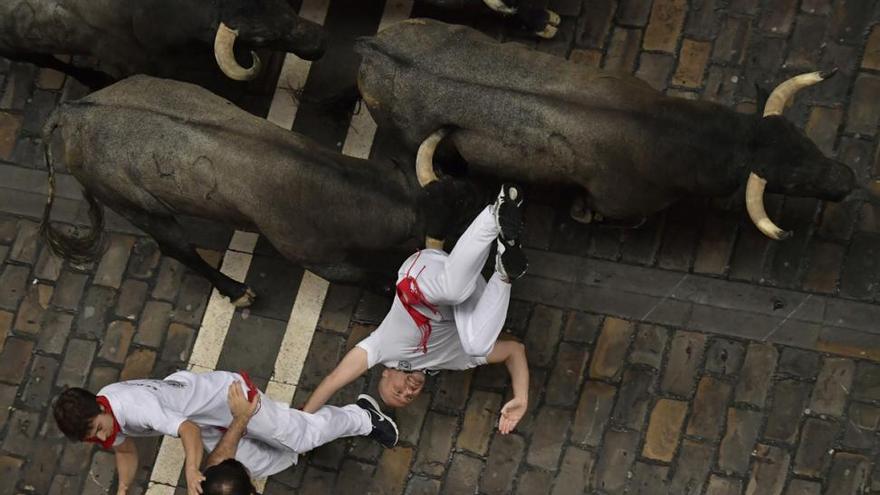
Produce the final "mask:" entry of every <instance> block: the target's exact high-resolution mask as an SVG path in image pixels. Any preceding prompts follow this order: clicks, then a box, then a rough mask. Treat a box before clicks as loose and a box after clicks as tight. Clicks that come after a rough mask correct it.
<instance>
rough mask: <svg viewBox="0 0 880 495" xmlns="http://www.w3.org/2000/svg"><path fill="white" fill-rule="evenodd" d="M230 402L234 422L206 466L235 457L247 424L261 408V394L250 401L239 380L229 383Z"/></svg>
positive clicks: (228, 401)
mask: <svg viewBox="0 0 880 495" xmlns="http://www.w3.org/2000/svg"><path fill="white" fill-rule="evenodd" d="M226 401H227V403H228V404H229V411H230V412H231V413H232V423H230V424H229V427H228V428H227V429H226V431H225V432H224V433H223V436H222V437H221V438H220V441H219V442H217V446H216V447H214V450H213V451H212V452H211V454H210V455H209V456H208V460H207V461H205V468H206V469H207V468H209V467H211V466H216V465H217V464H220V463H221V462H223V461H225V460H226V459H234V458H235V453H236V451H237V450H238V442H239V441H240V440H241V438H242V437H243V436H244V434H245V433H247V425H248V423H249V422H250V420H251V416H253V415H254V413H256V412H257V409H259V408H260V394H256V395H254V399H253V400H252V401H250V402H248V400H247V398H246V397H245V396H244V392H242V391H241V384H240V383H239V382H237V381H235V382H232V383H231V384H230V385H229V392H228V393H227V396H226Z"/></svg>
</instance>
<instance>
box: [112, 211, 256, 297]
mask: <svg viewBox="0 0 880 495" xmlns="http://www.w3.org/2000/svg"><path fill="white" fill-rule="evenodd" d="M113 209H114V211H116V212H117V213H119V214H120V215H122V216H123V217H125V218H126V219H128V221H130V222H131V223H132V224H134V225H135V226H136V227H138V228H140V229H141V230H143V231H144V232H146V233H147V234H149V235H150V236H152V237H153V239H155V240H156V242H157V243H158V244H159V249H160V250H161V251H162V254H164V255H166V256H170V257H172V258H174V259H176V260H177V261H179V262H181V263H183V264H184V265H186V267H187V268H189V269H191V270H193V271H195V272H196V273H198V274H199V275H201V276H203V277H205V278H206V279H208V281H209V282H211V285H213V286H214V287H216V288H217V290H218V291H219V292H220V293H221V294H223V295H224V296H226V297H228V298H229V300H230V301H231V302H232V304H233V305H235V306H236V307H239V308H243V307H247V306H250V305H251V303H253V301H254V298H256V294H254V291H253V290H251V289H250V288H249V287H248V286H247V285H245V284H243V283H241V282H237V281H235V280H232V279H231V278H229V277H227V276H226V275H224V274H223V273H222V272H220V270H217V269H216V268H214V267H213V266H211V265H209V264H208V263H206V262H205V260H203V259H202V257H201V256H199V253H197V252H196V250H195V248H193V246H192V244H190V243H189V242H188V241H187V239H186V234H185V233H184V230H183V227H181V226H180V224H179V223H177V221H176V220H175V219H174V218H173V217H164V216H156V215H149V214H147V213H146V212H142V211H137V210H133V209H130V208H120V207H117V206H116V205H114V208H113Z"/></svg>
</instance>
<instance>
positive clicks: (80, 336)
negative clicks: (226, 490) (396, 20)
mask: <svg viewBox="0 0 880 495" xmlns="http://www.w3.org/2000/svg"><path fill="white" fill-rule="evenodd" d="M338 4H339V2H331V5H338ZM364 4H365V5H366V4H369V5H370V6H371V7H369V8H371V9H373V10H375V11H377V12H378V11H379V10H381V9H380V8H377V6H378V3H377V2H372V1H371V2H364ZM373 4H376V5H373ZM333 8H336V9H337V10H336V11H335V12H337V13H336V14H333V12H334V10H333ZM333 8H331V14H330V15H329V19H330V21H332V20H333V19H334V18H335V19H337V21H335V22H337V23H338V22H339V21H338V19H339V18H340V17H339V16H340V15H341V14H340V12H342V10H340V9H339V8H338V7H333ZM365 8H366V7H365ZM418 8H422V7H418ZM551 8H554V9H555V10H556V11H557V12H560V13H561V14H562V15H563V25H562V27H561V29H560V33H561V34H560V36H559V37H558V38H557V39H556V40H553V41H537V42H536V41H534V40H531V39H528V40H527V42H528V43H529V44H531V45H533V46H536V47H537V48H538V49H540V50H544V51H547V52H551V53H556V54H560V55H568V56H569V58H571V59H572V60H576V61H577V62H579V63H583V64H587V65H591V66H603V67H605V68H608V69H613V70H622V71H626V72H632V73H635V74H637V75H638V76H639V77H641V78H643V79H644V80H646V81H647V82H648V83H649V84H651V85H652V86H654V87H656V88H658V89H660V90H662V91H665V92H666V93H667V94H669V95H673V96H680V97H685V98H690V99H698V100H709V101H715V102H718V103H720V104H723V105H726V106H729V107H735V108H737V109H739V110H740V111H753V110H754V100H755V94H754V84H753V83H755V82H757V83H760V84H763V85H765V86H772V85H774V84H776V83H778V82H780V81H782V80H783V79H784V78H786V77H788V76H790V75H794V74H796V73H799V72H805V71H811V70H825V69H829V68H831V67H834V66H836V67H838V68H839V69H840V70H839V73H838V74H837V76H835V78H834V79H832V80H829V81H827V82H826V83H824V84H822V85H819V86H817V87H816V88H811V89H807V90H804V91H803V92H802V93H801V94H799V95H798V98H797V99H796V101H795V104H794V105H793V107H792V108H791V109H790V110H788V111H787V113H786V115H787V117H789V118H790V119H791V120H792V121H793V122H794V123H795V124H796V125H797V126H798V127H800V128H803V129H805V130H806V133H807V134H808V135H809V136H810V137H811V138H812V139H813V141H814V142H815V143H816V145H817V146H818V147H819V148H820V149H821V150H822V151H823V152H825V153H826V154H827V155H828V156H830V157H833V158H836V159H839V160H841V161H843V162H845V163H847V164H848V165H850V166H851V167H853V168H854V170H855V171H856V173H857V176H858V177H859V178H860V180H864V181H868V180H877V179H878V177H880V144H878V143H880V138H878V123H880V103H878V101H880V83H878V81H880V9H878V8H877V6H876V5H874V4H873V3H872V2H858V1H856V0H838V1H834V2H832V1H830V0H800V1H795V0H779V1H775V0H774V1H758V0H699V1H691V2H687V1H684V0H654V1H653V2H644V1H637V0H621V1H614V0H590V1H583V2H582V1H576V0H557V1H554V2H551ZM432 14H433V11H432ZM437 15H441V16H444V15H450V14H449V13H446V14H443V13H439V14H437ZM334 16H336V17H334ZM454 20H458V21H462V22H468V23H475V24H477V25H479V26H481V27H485V28H487V29H489V30H491V31H490V32H491V33H492V34H493V35H498V34H499V33H501V32H502V30H501V29H500V28H498V27H497V24H495V20H494V18H493V17H492V16H476V17H475V16H474V15H472V14H461V17H460V18H455V19H454ZM330 24H331V25H332V22H330ZM513 38H514V39H520V40H521V38H516V37H515V36H514V37H513ZM320 63H321V62H319V63H317V64H316V66H319V65H318V64H320ZM327 64H331V65H332V62H327ZM266 86H267V87H269V88H270V89H269V90H271V88H273V87H274V81H269V82H268V83H266ZM77 94H82V92H81V90H80V89H78V88H77V85H75V84H74V83H72V82H71V80H70V79H69V78H65V77H62V76H60V75H59V74H58V73H53V72H52V71H44V70H37V69H35V68H33V67H31V66H29V65H26V64H17V63H16V64H10V63H8V62H6V61H5V60H2V59H0V479H2V480H3V483H0V494H6V493H9V494H14V495H19V494H32V493H34V494H43V493H49V494H68V493H95V494H97V493H108V492H109V493H112V492H114V490H115V485H114V483H115V482H114V480H113V466H112V457H111V456H110V454H108V453H105V452H101V451H100V450H99V449H96V448H93V447H91V446H82V445H74V444H71V443H69V442H67V441H66V440H64V439H63V438H61V436H60V434H59V433H58V432H57V430H56V429H55V427H54V426H53V425H52V420H51V418H50V417H49V416H48V405H49V402H50V400H51V397H52V396H54V395H55V394H57V393H58V392H59V391H60V390H62V388H63V387H65V386H83V385H85V386H88V387H90V388H93V389H97V388H100V387H101V386H102V385H104V384H106V383H109V382H112V381H114V380H118V379H132V378H143V377H161V376H163V375H164V374H166V373H167V372H170V371H172V370H174V369H176V368H178V367H180V366H182V365H183V363H184V362H185V360H186V358H187V357H188V356H189V353H190V352H191V350H192V349H191V348H192V343H193V339H194V338H195V336H196V332H197V329H198V327H199V324H200V320H201V316H202V313H203V311H204V304H205V301H206V300H207V297H208V292H209V287H208V286H207V284H206V283H205V282H204V280H202V279H200V278H199V277H198V276H196V275H195V274H193V273H192V272H190V271H188V270H187V269H185V268H184V267H182V266H181V265H180V264H179V263H177V262H176V261H173V260H171V259H169V258H167V257H165V256H162V255H161V253H160V252H159V251H158V249H157V246H156V244H155V242H153V241H152V240H149V239H147V238H144V237H143V236H142V235H141V234H140V233H139V232H137V231H136V229H133V228H131V227H130V226H127V225H126V224H125V223H124V222H120V221H118V220H116V219H114V215H113V214H112V213H109V214H108V218H109V219H110V220H109V221H108V225H109V230H110V236H109V237H108V239H109V244H108V250H107V251H105V252H104V254H103V255H102V258H101V259H99V260H97V261H96V262H95V263H93V264H90V265H88V266H72V265H70V264H69V263H66V262H64V261H62V260H60V259H57V258H54V257H53V256H51V255H50V254H48V250H47V249H46V248H45V246H44V245H43V244H42V242H41V241H40V240H39V238H38V236H37V230H38V229H37V223H36V222H37V220H38V218H39V215H40V214H41V212H42V207H43V204H44V197H43V194H44V192H43V191H44V187H43V184H44V183H43V181H44V175H43V174H44V172H43V171H42V170H41V167H42V164H41V157H40V156H39V152H40V147H41V142H40V137H39V128H40V126H41V123H42V122H43V121H44V120H45V118H46V116H47V115H48V112H49V111H50V110H51V109H52V107H53V106H54V105H55V104H56V102H57V101H59V100H60V99H63V98H68V97H71V96H75V95H77ZM241 103H242V104H243V105H245V106H251V107H265V105H267V104H268V98H266V97H265V94H262V95H252V96H251V100H250V103H248V99H247V98H244V99H242V101H241ZM321 139H322V142H324V141H327V140H326V137H322V138H321ZM338 140H339V138H338V137H337V138H334V140H333V141H332V142H336V141H338ZM327 142H331V141H327ZM58 179H59V198H58V210H57V211H56V218H57V219H59V220H61V221H66V222H72V223H81V222H82V221H83V220H84V218H85V217H84V216H83V215H82V214H81V211H82V210H81V209H82V200H81V197H80V195H79V193H78V190H77V189H78V186H77V184H76V182H75V180H73V179H72V177H71V176H69V175H68V174H66V172H64V171H63V170H62V173H61V174H59V177H58ZM557 203H559V202H558V201H557V198H550V199H547V198H541V197H539V198H537V199H536V200H535V201H534V202H530V203H529V205H528V208H527V212H526V216H527V220H528V222H529V233H528V236H527V237H528V238H527V243H526V244H527V247H528V248H529V251H528V252H529V256H530V259H531V261H532V265H531V266H530V272H529V275H528V276H527V277H525V278H524V279H522V280H521V281H519V282H518V283H517V284H516V285H515V287H514V300H513V301H512V303H511V309H510V316H509V318H508V323H507V327H508V329H509V330H510V331H511V332H512V334H513V335H515V336H517V337H519V338H521V339H522V340H523V341H524V342H525V344H526V346H527V349H528V352H529V363H530V366H531V372H532V373H531V383H530V389H531V395H530V406H529V412H528V413H527V416H526V418H525V419H524V420H523V422H522V423H521V425H520V428H518V430H517V431H516V432H514V433H512V434H511V435H507V436H502V435H499V434H498V433H497V431H496V424H497V419H498V414H499V410H500V408H501V406H502V405H503V404H504V402H505V401H506V400H508V399H509V390H508V388H509V387H508V379H507V377H506V374H505V372H504V370H503V368H502V367H494V368H495V369H492V367H485V368H481V369H479V370H476V371H474V372H466V373H457V374H448V373H447V374H444V375H442V376H441V377H439V378H437V379H432V380H431V381H430V383H429V386H428V387H427V389H426V392H425V394H424V395H423V397H421V398H420V399H419V400H418V401H417V402H416V404H414V405H413V406H412V407H411V408H410V409H409V410H407V411H406V412H403V411H400V412H398V414H397V418H398V422H399V425H400V426H401V446H400V447H398V448H397V449H394V450H391V451H383V450H381V449H379V448H377V447H376V446H375V445H374V444H372V443H371V442H369V441H364V440H354V441H345V442H338V443H336V444H331V445H328V446H326V447H324V448H321V449H319V450H318V451H316V452H313V453H312V454H310V455H308V456H304V457H303V458H302V461H301V465H300V466H298V467H296V468H294V469H291V470H288V471H286V472H284V473H281V474H279V475H278V476H275V477H273V478H272V479H271V480H270V481H269V483H268V485H267V489H266V492H265V493H292V492H293V493H359V492H366V493H388V494H399V493H412V494H416V493H473V492H477V493H486V494H493V493H498V494H502V493H503V494H507V493H524V494H535V493H550V494H566V493H600V494H610V493H645V494H651V495H655V494H675V495H678V494H691V493H693V494H701V495H703V494H705V495H727V494H740V495H741V494H743V493H748V494H756V495H758V494H764V493H768V494H784V495H799V494H805V495H806V494H809V495H814V494H833V495H837V494H857V493H858V494H861V493H870V494H872V495H873V494H877V493H880V460H878V459H880V436H878V428H880V364H877V363H880V327H878V326H877V321H880V304H878V303H880V268H878V267H880V265H878V264H877V262H876V259H877V253H878V252H880V210H877V208H876V207H874V206H871V205H869V204H862V202H861V201H853V202H847V203H840V204H838V203H833V202H817V201H813V200H803V199H796V198H781V197H779V196H776V195H769V196H768V210H769V211H770V214H771V217H773V218H778V219H779V221H780V223H781V224H782V225H783V226H784V227H789V228H794V229H795V232H796V236H795V237H794V238H793V239H791V240H789V241H787V242H786V243H785V244H780V243H772V242H769V241H767V240H766V239H764V238H763V237H762V236H761V235H760V234H758V233H756V231H755V229H754V228H753V227H752V226H751V224H750V223H749V222H748V220H747V219H746V217H745V213H744V210H743V208H742V206H738V205H736V204H735V202H731V203H732V204H730V205H727V206H726V209H722V208H719V207H718V206H717V205H714V204H711V205H708V206H707V204H706V203H705V202H703V201H701V200H693V201H685V202H683V203H682V204H679V205H675V206H673V207H672V208H670V209H669V210H668V211H666V212H664V213H661V214H659V215H657V216H655V217H653V218H650V219H648V221H647V222H646V224H645V226H644V227H642V228H640V229H636V230H623V231H620V230H617V229H609V228H604V227H602V228H600V227H595V226H594V227H585V226H580V225H574V224H573V223H572V222H571V221H570V220H568V219H567V217H566V215H565V211H564V210H565V208H562V209H560V208H558V206H559V205H558V204H557ZM713 203H714V202H713ZM566 208H567V207H566ZM194 233H197V234H198V235H197V236H196V237H197V238H198V239H199V241H198V242H197V244H199V247H200V248H204V249H206V250H208V251H211V252H213V254H211V253H209V252H208V251H204V252H205V253H207V254H209V255H210V256H212V257H213V258H212V259H214V260H215V261H216V260H218V259H219V258H218V256H219V255H218V253H217V251H216V250H217V249H222V247H223V246H222V245H219V246H218V245H217V243H215V242H213V241H211V242H208V239H207V237H210V236H209V235H208V234H207V233H205V234H204V235H202V233H201V232H194ZM203 237H204V238H206V239H205V242H202V238H203ZM224 242H225V241H224ZM219 244H223V242H220V243H219ZM272 256H273V255H271V253H270V254H267V253H264V252H263V251H260V253H259V254H258V256H257V257H256V258H255V259H256V261H255V265H254V266H255V267H256V269H255V270H256V272H259V274H262V278H261V280H264V282H263V283H264V285H265V287H266V288H265V289H262V292H263V293H265V292H266V290H269V291H271V292H270V294H273V295H277V297H275V298H274V299H275V300H273V301H272V303H271V307H268V306H267V307H264V308H262V309H255V312H254V313H253V314H251V313H247V314H248V315H249V316H248V317H244V316H243V313H241V312H237V313H236V317H235V323H234V324H235V325H237V326H236V327H235V328H234V332H233V335H232V337H231V339H230V341H229V346H227V347H226V348H224V351H223V356H222V359H221V362H222V363H224V364H226V365H228V366H233V365H238V364H240V363H245V364H247V365H248V366H251V365H252V367H253V369H254V370H256V372H258V374H259V375H265V376H259V377H258V378H259V379H260V380H262V381H261V383H265V381H266V380H268V378H269V375H271V372H272V364H273V362H272V360H271V358H267V356H266V355H264V354H265V349H266V348H277V346H278V344H279V342H280V340H281V335H282V333H283V329H284V326H285V322H284V321H283V320H284V319H285V318H286V317H287V315H288V314H289V311H290V306H284V303H286V304H290V301H286V300H287V299H290V298H291V297H292V296H293V295H294V293H295V290H296V289H295V287H294V285H296V284H292V285H291V286H287V285H283V283H284V280H283V279H291V281H292V280H293V279H297V280H298V277H300V276H301V274H299V272H298V269H296V268H291V266H290V265H289V264H283V263H280V262H278V261H277V259H273V258H272ZM259 274H258V275H256V276H259ZM261 287H262V286H261ZM282 300H285V301H282ZM387 307H388V299H387V298H385V297H383V296H379V295H375V294H369V293H364V292H363V291H361V290H360V289H357V288H350V287H342V286H336V285H332V286H331V288H330V291H329V293H328V296H327V300H326V304H325V307H324V311H322V315H321V318H320V321H319V323H318V327H319V330H318V332H317V336H316V338H315V341H314V343H313V345H312V347H311V350H310V353H309V357H308V359H307V361H306V366H305V369H304V372H303V379H302V380H301V382H300V391H299V393H298V394H297V398H296V399H295V401H294V403H295V404H301V403H302V401H303V400H305V397H307V395H308V392H309V391H310V390H311V389H312V388H314V386H315V385H317V382H318V380H320V378H321V377H322V376H323V375H324V374H325V373H326V372H327V371H328V370H329V369H330V368H331V367H332V366H333V363H334V362H335V361H336V360H337V359H338V357H339V356H340V355H341V353H342V352H344V350H345V349H346V348H347V347H348V346H350V345H351V344H352V343H353V342H354V341H356V340H357V339H358V338H362V337H363V336H365V335H366V334H368V333H369V331H371V330H372V329H373V328H374V326H375V324H377V323H378V322H379V321H380V320H381V318H382V316H383V315H384V312H385V311H386V310H387ZM245 331H252V332H253V333H244V332H245ZM230 349H234V351H232V352H230ZM273 352H274V351H273ZM374 378H375V377H369V378H365V379H363V380H359V381H358V382H357V383H356V384H355V385H353V386H352V387H350V389H347V390H346V392H345V395H346V397H353V394H355V393H357V392H358V391H360V390H370V389H371V387H374V386H375V379H374ZM142 447H143V449H142V456H141V457H142V461H143V463H144V465H151V464H152V462H153V460H154V458H155V455H156V450H157V448H158V443H156V442H155V441H154V442H149V441H148V442H144V444H143V445H142ZM142 471H144V470H143V469H142ZM139 476H140V477H139V479H143V477H144V476H145V473H141V474H140V475H139ZM143 489H144V486H140V487H138V490H136V491H135V493H142V492H143ZM178 493H180V491H179V490H178Z"/></svg>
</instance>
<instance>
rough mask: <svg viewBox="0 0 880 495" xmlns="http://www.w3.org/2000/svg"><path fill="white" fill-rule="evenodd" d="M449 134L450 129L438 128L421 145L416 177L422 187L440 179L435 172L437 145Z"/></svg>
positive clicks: (417, 156) (417, 159)
mask: <svg viewBox="0 0 880 495" xmlns="http://www.w3.org/2000/svg"><path fill="white" fill-rule="evenodd" d="M447 134H449V130H447V129H443V128H441V129H437V130H436V131H434V132H433V133H432V134H431V135H430V136H428V137H426V138H425V140H424V141H422V144H421V145H420V146H419V152H418V153H417V154H416V177H418V179H419V185H420V186H422V187H425V186H427V185H428V184H430V183H432V182H434V181H435V180H438V179H437V174H435V173H434V151H436V150H437V145H438V144H440V141H442V140H443V138H445V137H446V135H447Z"/></svg>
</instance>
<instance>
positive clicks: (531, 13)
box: [507, 0, 562, 39]
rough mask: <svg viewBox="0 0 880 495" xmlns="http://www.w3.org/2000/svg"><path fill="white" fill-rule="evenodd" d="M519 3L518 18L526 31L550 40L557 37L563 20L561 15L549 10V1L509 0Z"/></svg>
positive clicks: (509, 0) (509, 1)
mask: <svg viewBox="0 0 880 495" xmlns="http://www.w3.org/2000/svg"><path fill="white" fill-rule="evenodd" d="M507 1H508V3H511V4H513V3H518V4H519V5H518V8H517V9H516V17H517V19H518V20H519V22H520V24H522V25H523V26H524V27H525V28H526V29H528V30H529V31H531V32H533V33H535V34H536V35H537V36H540V37H541V38H546V39H550V38H553V37H554V36H556V31H557V30H558V28H559V23H560V22H561V21H562V19H561V18H560V17H559V14H557V13H556V12H553V11H552V10H550V9H548V8H547V3H548V2H547V0H519V1H518V2H516V1H515V0H507Z"/></svg>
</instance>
